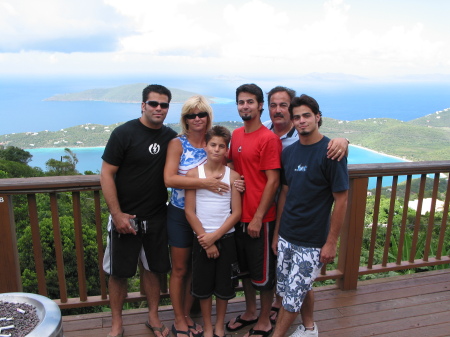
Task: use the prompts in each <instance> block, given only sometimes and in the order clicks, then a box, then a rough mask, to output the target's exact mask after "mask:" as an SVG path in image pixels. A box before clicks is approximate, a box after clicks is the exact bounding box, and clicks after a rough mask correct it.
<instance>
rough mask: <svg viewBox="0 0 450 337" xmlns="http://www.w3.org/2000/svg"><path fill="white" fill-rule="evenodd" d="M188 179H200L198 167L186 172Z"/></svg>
mask: <svg viewBox="0 0 450 337" xmlns="http://www.w3.org/2000/svg"><path fill="white" fill-rule="evenodd" d="M186 177H194V178H198V166H197V167H194V168H192V169H190V170H189V171H187V172H186Z"/></svg>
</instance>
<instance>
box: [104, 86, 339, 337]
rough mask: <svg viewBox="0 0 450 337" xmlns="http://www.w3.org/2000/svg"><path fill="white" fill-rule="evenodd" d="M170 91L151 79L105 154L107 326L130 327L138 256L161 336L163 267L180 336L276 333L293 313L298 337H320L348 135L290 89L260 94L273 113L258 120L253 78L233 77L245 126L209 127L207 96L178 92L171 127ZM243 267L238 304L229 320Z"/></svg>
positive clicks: (153, 324)
mask: <svg viewBox="0 0 450 337" xmlns="http://www.w3.org/2000/svg"><path fill="white" fill-rule="evenodd" d="M171 98H172V97H171V92H170V90H168V89H167V88H166V87H164V86H161V85H149V86H147V87H146V88H145V89H144V90H143V93H142V104H141V112H142V115H141V117H140V118H138V119H135V120H131V121H129V122H127V123H125V124H123V125H121V126H119V127H117V128H116V129H115V130H114V131H113V132H112V134H111V137H110V139H109V141H108V143H107V145H106V147H105V152H104V154H103V156H102V159H103V164H102V170H101V175H100V178H101V185H102V189H103V193H104V197H105V200H106V203H107V205H108V208H109V211H110V217H109V222H108V233H109V235H108V242H107V248H106V251H105V257H104V270H105V272H106V273H108V274H109V275H110V277H109V294H110V295H109V296H110V305H111V312H112V327H111V331H110V333H109V334H108V336H109V337H114V336H123V335H124V329H123V326H122V306H123V303H124V300H125V297H126V293H127V278H130V277H132V276H133V275H134V274H135V273H136V268H137V262H138V260H140V261H141V262H142V265H143V267H144V275H143V279H144V290H145V294H146V296H147V300H148V308H149V315H148V321H147V322H146V326H147V327H148V328H149V329H151V330H152V331H153V332H154V334H155V336H157V337H165V336H167V335H168V334H169V329H168V328H167V327H165V326H164V324H163V323H162V322H161V320H160V319H159V317H158V303H159V296H160V283H159V277H158V274H160V273H168V272H169V271H171V275H170V284H169V287H170V297H171V301H172V306H173V311H174V316H175V319H174V324H173V325H172V328H171V331H172V333H173V334H174V336H178V337H191V336H192V337H200V336H203V335H204V336H205V337H222V336H224V335H225V329H226V330H228V331H237V330H239V329H241V328H243V327H245V326H248V325H250V324H254V326H253V328H252V329H250V331H249V332H248V336H262V337H266V336H269V335H270V334H271V333H272V332H273V336H284V335H285V334H286V333H287V331H288V329H289V328H290V326H291V325H292V323H293V322H294V320H295V318H296V317H297V315H298V313H301V316H302V324H300V325H299V326H298V328H297V329H296V330H295V332H294V333H293V335H292V336H318V329H317V325H316V324H315V323H314V319H313V303H314V296H313V290H312V283H313V281H314V279H315V277H316V276H317V275H318V273H319V271H320V268H321V267H322V265H323V264H324V263H330V262H332V261H333V259H334V257H335V255H336V244H337V240H338V236H339V231H340V227H341V225H342V223H343V221H344V216H345V211H346V204H347V190H348V173H347V160H346V154H347V149H348V140H346V139H345V138H337V139H334V140H330V139H328V138H327V137H325V136H323V135H322V134H321V133H320V132H319V127H320V125H321V123H322V114H321V112H320V110H319V105H318V104H317V102H316V101H315V100H314V98H312V97H309V96H307V95H301V96H300V97H295V91H293V90H291V89H288V88H285V87H275V88H273V89H272V90H271V91H270V92H269V93H268V101H269V102H268V106H269V112H270V118H271V120H270V121H269V122H267V123H264V125H263V123H262V122H261V114H262V111H263V104H264V94H263V91H262V90H261V88H260V87H258V86H257V85H255V84H244V85H241V86H240V87H238V88H237V89H236V104H237V110H238V113H239V115H240V117H241V118H242V120H243V122H244V126H243V127H241V128H238V129H236V130H235V131H234V132H233V134H232V136H231V134H230V132H229V131H228V130H227V129H226V128H224V127H221V126H214V127H212V121H213V111H212V108H211V106H210V105H209V104H208V102H207V100H206V99H205V98H204V97H203V96H194V97H191V98H189V99H188V100H187V101H186V102H185V104H184V105H183V108H182V112H181V119H180V126H181V129H182V132H181V134H180V135H177V134H176V133H175V131H173V130H172V129H170V128H168V127H166V126H165V125H164V124H163V123H164V119H165V117H166V115H167V113H168V110H169V106H170V101H171ZM230 139H231V144H230ZM227 162H228V163H227ZM167 187H170V188H172V193H171V197H170V203H169V205H168V206H166V202H167V198H168V196H167ZM333 204H334V208H333V211H332V213H331V208H332V205H333ZM330 214H331V215H330ZM169 249H170V255H169ZM277 255H278V257H277ZM169 256H170V258H169ZM238 278H242V284H243V287H244V293H245V300H246V311H245V312H244V313H243V314H241V315H239V316H237V317H236V318H234V319H232V320H231V321H229V322H228V323H226V324H225V322H224V319H225V314H226V309H227V303H228V300H229V299H231V298H233V297H234V296H235V290H234V288H235V285H236V284H237V281H238ZM275 285H276V287H275ZM275 288H276V293H277V296H276V297H275V299H274V290H275ZM256 290H258V291H259V292H260V301H261V309H260V313H259V316H258V315H257V305H256ZM212 295H215V296H216V317H217V318H216V323H215V326H214V325H213V323H212V320H211V311H212ZM194 298H198V299H200V306H201V310H202V316H203V327H202V326H200V325H199V324H198V323H195V322H194V321H193V320H192V319H191V317H190V315H189V313H190V309H191V306H192V303H193V301H194ZM275 323H276V328H275V331H273V327H272V326H273V324H275Z"/></svg>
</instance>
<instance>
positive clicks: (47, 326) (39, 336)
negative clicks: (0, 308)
mask: <svg viewBox="0 0 450 337" xmlns="http://www.w3.org/2000/svg"><path fill="white" fill-rule="evenodd" d="M0 301H3V302H10V303H26V304H29V305H32V306H34V307H35V308H36V314H37V316H38V318H39V321H40V323H39V324H38V325H37V326H36V327H35V328H34V329H33V330H32V331H31V332H30V333H29V334H28V335H27V337H62V336H63V328H62V317H61V310H60V309H59V307H58V305H57V304H56V303H55V302H53V301H52V300H50V299H48V298H47V297H45V296H42V295H37V294H29V293H3V294H0Z"/></svg>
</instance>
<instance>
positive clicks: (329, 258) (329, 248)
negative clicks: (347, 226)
mask: <svg viewBox="0 0 450 337" xmlns="http://www.w3.org/2000/svg"><path fill="white" fill-rule="evenodd" d="M333 197H334V209H333V213H332V214H331V223H330V231H329V233H328V237H327V242H326V243H325V245H324V246H323V247H322V251H321V252H320V262H322V263H332V262H333V260H334V258H335V257H336V247H337V241H338V238H339V234H340V232H341V227H342V224H343V223H344V218H345V212H346V211H347V199H348V190H347V191H342V192H335V193H333Z"/></svg>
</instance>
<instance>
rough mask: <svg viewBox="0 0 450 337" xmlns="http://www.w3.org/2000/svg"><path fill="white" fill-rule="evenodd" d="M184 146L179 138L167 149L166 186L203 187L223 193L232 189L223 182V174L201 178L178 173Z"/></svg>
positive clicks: (171, 142) (172, 141)
mask: <svg viewBox="0 0 450 337" xmlns="http://www.w3.org/2000/svg"><path fill="white" fill-rule="evenodd" d="M182 153H183V148H182V145H181V142H180V140H179V139H177V138H174V139H172V140H171V141H170V143H169V147H168V149H167V156H166V165H165V166H164V183H165V184H166V187H174V188H180V189H186V190H187V189H198V188H203V189H207V190H209V191H211V192H215V193H222V192H227V191H229V190H230V186H229V185H228V184H225V183H223V182H221V179H222V176H218V177H210V178H205V179H200V178H198V177H188V176H180V175H178V166H179V165H180V159H181V154H182Z"/></svg>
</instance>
